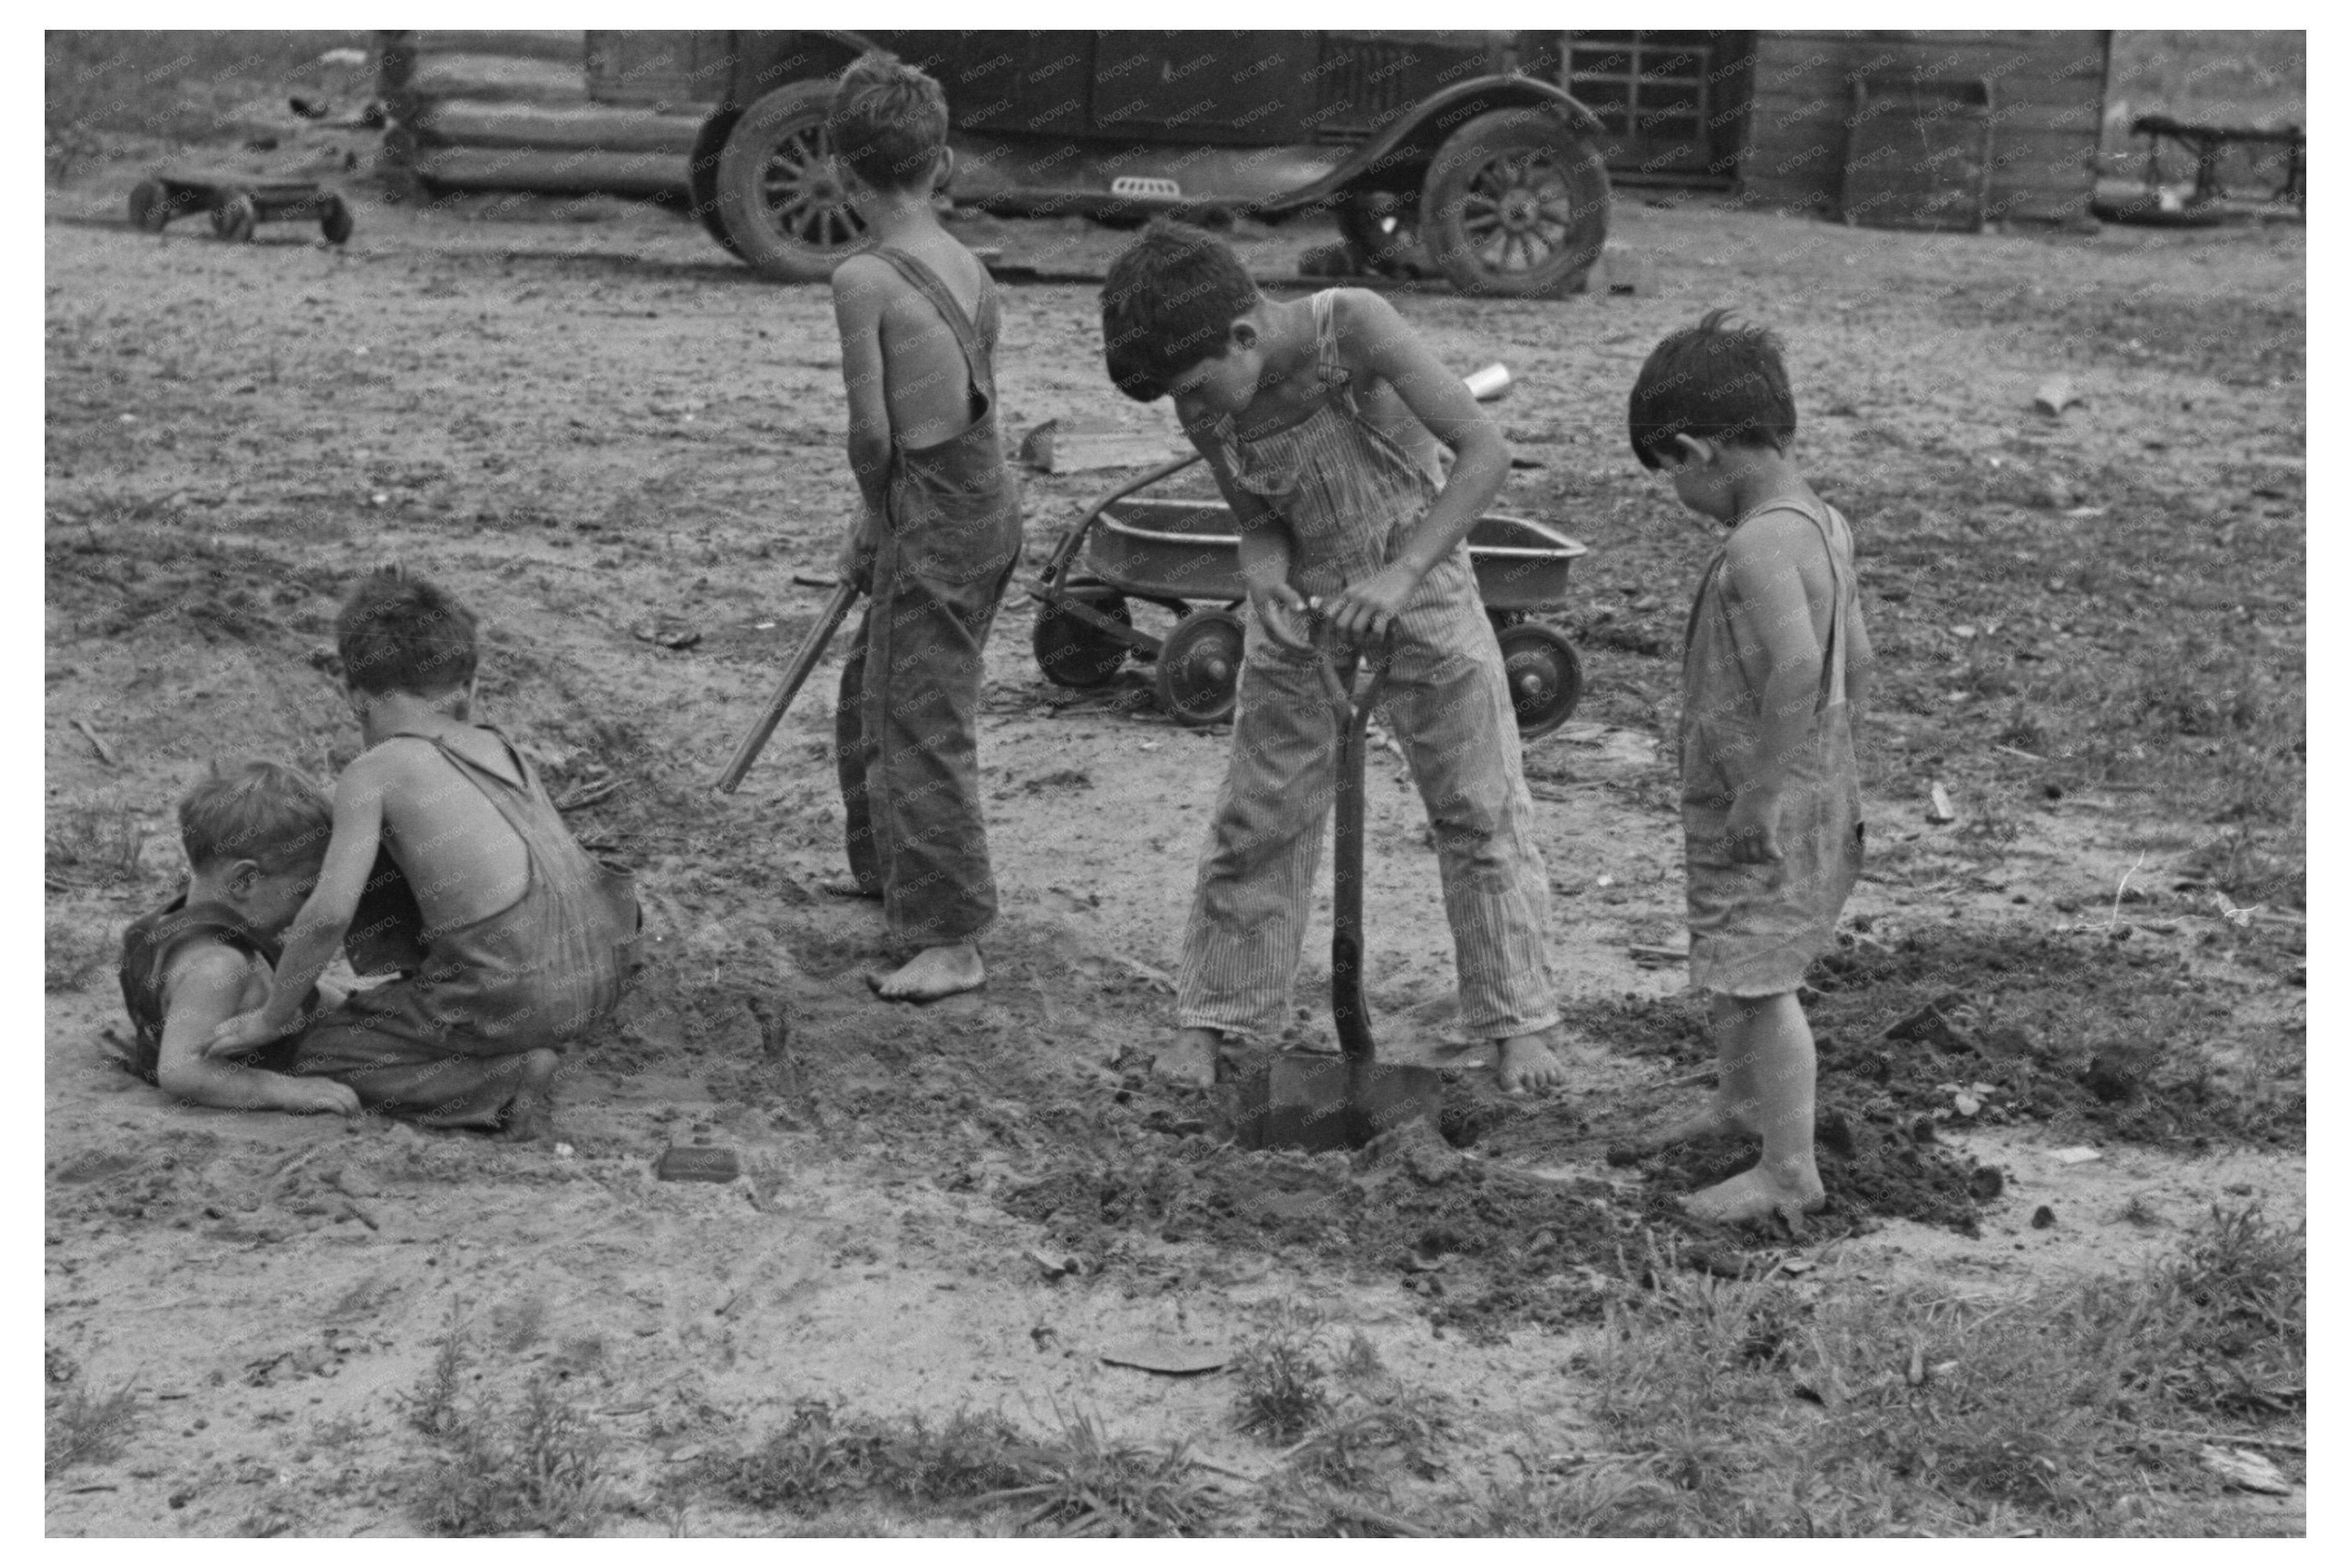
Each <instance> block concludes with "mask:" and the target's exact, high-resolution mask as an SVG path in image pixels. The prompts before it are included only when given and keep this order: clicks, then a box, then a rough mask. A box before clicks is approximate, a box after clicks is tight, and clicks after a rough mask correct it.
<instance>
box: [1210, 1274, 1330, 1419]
mask: <svg viewBox="0 0 2351 1568" xmlns="http://www.w3.org/2000/svg"><path fill="white" fill-rule="evenodd" d="M1321 1335H1322V1320H1321V1318H1320V1317H1319V1316H1317V1315H1316V1314H1315V1313H1314V1312H1313V1311H1312V1310H1311V1308H1299V1307H1294V1306H1287V1305H1285V1306H1281V1307H1279V1308H1277V1309H1276V1311H1275V1312H1274V1314H1273V1316H1272V1318H1271V1320H1270V1322H1268V1323H1267V1324H1266V1326H1265V1328H1264V1330H1263V1331H1262V1332H1261V1333H1259V1334H1258V1336H1257V1337H1256V1338H1255V1339H1253V1340H1251V1341H1249V1343H1247V1344H1245V1345H1243V1346H1242V1347H1241V1349H1240V1352H1239V1354H1237V1355H1235V1356H1234V1357H1233V1375H1234V1377H1235V1379H1236V1380H1237V1381H1238V1383H1239V1385H1240V1389H1239V1392H1238V1394H1236V1395H1235V1396H1234V1406H1235V1410H1236V1415H1237V1417H1238V1425H1239V1427H1240V1429H1241V1430H1242V1431H1244V1432H1247V1433H1249V1434H1250V1435H1251V1436H1253V1437H1262V1438H1264V1439H1265V1440H1266V1441H1268V1442H1271V1443H1288V1442H1291V1441H1294V1440H1296V1439H1297V1438H1298V1437H1300V1436H1301V1435H1302V1434H1303V1433H1304V1432H1305V1431H1306V1429H1307V1428H1308V1427H1311V1426H1313V1425H1314V1424H1315V1423H1316V1422H1317V1421H1320V1420H1321V1419H1322V1417H1323V1416H1327V1415H1328V1414H1330V1411H1331V1393H1330V1389H1329V1387H1328V1385H1327V1379H1328V1377H1329V1369H1328V1368H1327V1367H1326V1366H1325V1365H1324V1364H1323V1362H1322V1354H1321V1351H1320V1346H1319V1344H1318V1343H1317V1342H1318V1340H1319V1339H1320V1338H1321Z"/></svg>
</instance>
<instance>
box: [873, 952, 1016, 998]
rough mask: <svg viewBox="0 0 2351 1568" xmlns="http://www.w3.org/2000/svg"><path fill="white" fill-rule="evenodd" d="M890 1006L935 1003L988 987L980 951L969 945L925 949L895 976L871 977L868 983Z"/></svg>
mask: <svg viewBox="0 0 2351 1568" xmlns="http://www.w3.org/2000/svg"><path fill="white" fill-rule="evenodd" d="M865 983H866V984H867V985H869V986H872V988H873V992H874V994H875V995H876V996H878V997H880V998H882V999H883V1001H887V1002H935V1001H937V1000H938V999H939V998H942V997H952V996H954V995H956V993H957V992H959V991H976V990H977V989H979V988H980V987H982V986H984V985H986V984H987V970H986V969H985V968H983V967H981V965H980V962H979V949H978V948H977V947H975V946H972V945H971V944H970V943H968V942H951V943H949V944H947V945H946V946H944V947H925V948H924V949H923V950H922V951H921V952H919V953H917V954H915V955H914V956H913V957H912V958H910V959H908V960H907V961H906V963H905V964H904V967H901V968H900V969H898V970H897V972H896V973H894V974H889V975H883V976H880V977H871V976H869V977H867V979H866V982H865Z"/></svg>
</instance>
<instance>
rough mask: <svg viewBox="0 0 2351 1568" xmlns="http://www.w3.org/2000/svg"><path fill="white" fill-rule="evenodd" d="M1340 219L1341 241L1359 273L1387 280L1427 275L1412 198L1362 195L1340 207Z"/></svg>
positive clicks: (1385, 193)
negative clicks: (1366, 273)
mask: <svg viewBox="0 0 2351 1568" xmlns="http://www.w3.org/2000/svg"><path fill="white" fill-rule="evenodd" d="M1338 216H1339V237H1340V238H1341V239H1343V240H1344V241H1345V242H1346V245H1347V255H1348V256H1349V257H1351V258H1352V259H1353V262H1354V264H1355V270H1356V271H1358V272H1376V273H1379V274H1381V275H1382V276H1384V277H1420V276H1422V275H1423V274H1424V273H1426V270H1427V268H1426V266H1425V265H1424V261H1425V257H1424V256H1423V255H1422V252H1421V248H1420V222H1419V219H1418V218H1417V217H1416V216H1415V214H1414V213H1413V210H1412V201H1411V198H1409V197H1407V196H1400V195H1398V194H1396V193H1395V192H1393V191H1359V192H1357V193H1355V194H1353V195H1352V196H1350V197H1348V198H1347V200H1346V201H1345V202H1343V203H1342V204H1340V207H1339V214H1338Z"/></svg>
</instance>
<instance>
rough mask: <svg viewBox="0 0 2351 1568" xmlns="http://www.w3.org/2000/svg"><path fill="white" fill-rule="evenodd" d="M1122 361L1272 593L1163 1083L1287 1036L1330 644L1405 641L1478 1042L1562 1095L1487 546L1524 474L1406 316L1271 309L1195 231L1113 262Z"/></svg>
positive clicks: (1327, 306) (1244, 677)
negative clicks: (1178, 431)
mask: <svg viewBox="0 0 2351 1568" xmlns="http://www.w3.org/2000/svg"><path fill="white" fill-rule="evenodd" d="M1102 340H1103V348H1104V351H1105V354H1106V357H1107V359H1108V361H1109V370H1110V374H1111V379H1112V381H1113V382H1114V383H1115V384H1116V385H1117V386H1118V387H1119V388H1120V390H1122V391H1123V392H1126V393H1127V394H1128V395H1129V396H1131V397H1134V398H1136V399H1138V400H1140V401H1144V402H1150V401H1153V400H1155V399H1157V398H1160V397H1164V396H1168V395H1173V396H1174V398H1175V412H1176V416H1177V418H1178V419H1179V420H1180V421H1181V422H1182V423H1183V426H1184V429H1185V432H1186V434H1188V435H1189V436H1190V437H1191V440H1192V443H1193V444H1194V445H1195V446H1196V447H1197V448H1199V450H1200V453H1201V455H1203V456H1205V457H1206V458H1207V460H1208V463H1209V465H1210V467H1211V468H1212V470H1213V471H1214V472H1215V475H1216V478H1217V487H1218V488H1219V489H1220V490H1222V491H1223V493H1224V497H1225V499H1226V502H1227V503H1228V505H1229V506H1230V507H1231V508H1232V511H1233V515H1234V517H1235V518H1236V519H1237V520H1238V526H1239V529H1240V563H1241V572H1242V575H1243V577H1244V578H1245V579H1246V580H1247V581H1248V584H1249V609H1250V615H1249V625H1248V630H1247V633H1246V638H1245V643H1244V653H1243V655H1242V665H1241V676H1240V695H1239V701H1238V707H1237V708H1236V710H1235V714H1234V719H1233V745H1232V755H1231V760H1230V762H1229V763H1228V766H1227V769H1226V774H1225V784H1224V788H1223V789H1222V791H1221V792H1220V794H1219V797H1218V800H1217V810H1216V815H1215V819H1214V821H1213V822H1212V823H1211V825H1210V828H1209V835H1208V844H1207V852H1206V853H1205V854H1203V856H1202V857H1201V861H1200V869H1199V877H1198V882H1197V884H1196V890H1195V893H1194V896H1193V903H1192V913H1191V917H1190V919H1189V920H1188V921H1187V922H1186V925H1185V930H1184V957H1183V964H1182V967H1181V972H1180V975H1179V977H1178V979H1177V982H1176V998H1175V1006H1176V1026H1177V1034H1176V1038H1175V1040H1174V1041H1173V1042H1172V1043H1171V1045H1170V1046H1169V1048H1168V1049H1167V1050H1166V1051H1163V1052H1162V1053H1161V1055H1160V1058H1159V1060H1158V1062H1157V1063H1156V1066H1157V1068H1158V1071H1160V1072H1161V1073H1162V1074H1163V1075H1164V1076H1166V1077H1168V1078H1170V1079H1173V1080H1175V1081H1176V1082H1186V1083H1192V1084H1199V1085H1206V1084H1208V1083H1211V1082H1214V1081H1215V1079H1216V1075H1217V1067H1218V1065H1219V1062H1220V1061H1221V1053H1222V1048H1223V1047H1224V1046H1225V1045H1226V1044H1227V1043H1228V1042H1229V1041H1230V1040H1232V1039H1233V1038H1235V1037H1240V1038H1244V1039H1256V1040H1267V1039H1270V1037H1271V1036H1273V1035H1275V1034H1277V1033H1278V1032H1279V1031H1280V1030H1281V1028H1282V1027H1283V1024H1284V1023H1285V1022H1286V1021H1287V1017H1288V1013H1289V1008H1290V988H1291V983H1292V981H1293V979H1294V977H1295V976H1296V973H1297V968H1298V960H1299V953H1300V948H1301V944H1302V943H1303V940H1304V937H1305V934H1306V920H1307V913H1308V910H1309V908H1310V907H1311V903H1312V898H1313V893H1314V883H1315V864H1316V862H1317V860H1318V859H1319V858H1320V855H1321V851H1322V822H1323V819H1324V818H1325V817H1326V816H1327V815H1328V814H1329V812H1330V808H1331V800H1332V784H1333V774H1332V768H1333V766H1334V763H1335V760H1336V755H1337V729H1336V726H1335V725H1334V724H1333V722H1332V703H1331V698H1330V696H1329V695H1327V688H1326V687H1325V685H1323V681H1322V664H1323V660H1324V658H1325V656H1326V653H1325V650H1324V649H1323V648H1322V647H1319V646H1318V645H1317V643H1318V641H1320V642H1322V643H1338V644H1340V646H1341V648H1342V650H1343V651H1346V652H1347V653H1349V655H1350V656H1351V654H1352V651H1353V650H1370V649H1374V648H1376V647H1377V646H1379V645H1380V643H1382V641H1383V640H1384V639H1388V638H1390V637H1391V636H1392V637H1393V642H1392V643H1391V644H1390V645H1391V647H1392V650H1393V657H1392V661H1391V664H1390V670H1391V674H1390V675H1389V680H1388V686H1387V694H1388V695H1387V696H1386V699H1385V700H1386V706H1387V712H1388V721H1389V724H1390V726H1391V727H1392V728H1393V729H1394V731H1395V735H1396V737H1397V739H1398V740H1399V741H1400V742H1401V744H1402V745H1403V747H1404V748H1405V755H1406V757H1407V758H1409V759H1410V762H1411V768H1412V776H1413V780H1414V782H1415V783H1416V785H1417V786H1418V787H1419V789H1420V796H1421V800H1422V802H1423V804H1424V805H1425V806H1426V810H1427V811H1428V820H1429V824H1430V826H1431V827H1432V828H1433V829H1434V830H1435V835H1436V841H1437V866H1438V874H1439V877H1440V879H1441V881H1442V883H1443V885H1444V891H1445V913H1446V918H1447V921H1448V923H1449V924H1450V925H1451V926H1452V928H1453V944H1454V968H1455V973H1456V976H1457V978H1458V984H1459V988H1460V1019H1459V1027H1460V1029H1461V1030H1462V1032H1463V1033H1465V1034H1467V1035H1468V1036H1469V1037H1471V1038H1472V1039H1478V1040H1494V1041H1496V1042H1497V1043H1498V1048H1499V1049H1498V1051H1497V1060H1496V1065H1497V1067H1498V1068H1499V1075H1500V1080H1501V1083H1502V1086H1503V1087H1504V1088H1505V1089H1506V1090H1509V1091H1511V1092H1520V1091H1524V1090H1528V1089H1550V1088H1552V1087H1554V1086H1556V1085H1557V1084H1559V1083H1561V1082H1563V1081H1564V1078H1565V1072H1564V1070H1563V1069H1562V1067H1561V1065H1560V1062H1559V1060H1558V1058H1557V1057H1555V1056H1554V1055H1553V1054H1552V1051H1551V1047H1550V1045H1549V1043H1548V1042H1547V1041H1546V1040H1544V1038H1543V1036H1544V1034H1545V1032H1546V1031H1548V1030H1551V1029H1552V1027H1553V1026H1554V1025H1555V1024H1556V1023H1557V1022H1558V1021H1559V1009H1558V1008H1557V1006H1556V1004H1555V1002H1554V1000H1553V996H1552V977H1551V970H1550V962H1549V957H1548V955H1547V954H1546V952H1545V950H1544V944H1545V938H1546V932H1545V929H1544V927H1545V925H1546V923H1547V921H1548V918H1549V901H1550V893H1549V885H1548V883H1547V882H1546V880H1545V876H1544V873H1543V864H1542V857H1541V854H1540V853H1539V852H1538V851H1537V850H1536V848H1535V843H1534V836H1533V833H1532V831H1531V817H1532V814H1533V806H1532V802H1531V800H1530V798H1529V796H1528V793H1527V787H1526V783H1525V780H1524V779H1523V778H1522V777H1521V775H1520V763H1519V732H1518V727H1517V723H1516V719H1515V716H1514V715H1513V713H1512V711H1511V705H1510V690H1509V686H1508V685H1507V683H1506V681H1505V679H1504V675H1503V666H1502V654H1501V649H1500V647H1499V644H1498V643H1496V641H1495V638H1494V631H1493V627H1492V624H1491V622H1489V621H1488V620H1487V618H1486V612H1485V609H1484V606H1483V604H1482V603H1481V601H1479V596H1478V586H1477V580H1476V579H1475V577H1474V576H1473V575H1472V574H1471V570H1470V565H1469V553H1468V544H1467V543H1466V540H1467V538H1468V533H1469V528H1470V526H1471V525H1472V524H1473V523H1475V522H1476V521H1477V519H1478V517H1479V515H1480V513H1482V512H1483V510H1484V509H1485V507H1487V506H1488V505H1489V503H1490V502H1491V501H1492V500H1493V498H1494V496H1495V493H1496V492H1497V491H1498V490H1499V488H1500V487H1501V483H1502V480H1503V477H1504V476H1505V475H1506V474H1507V472H1508V470H1509V465H1510V459H1509V455H1508V453H1507V452H1506V451H1505V449H1504V447H1503V444H1502V437H1501V433H1500V432H1499V431H1498V430H1497V429H1495V427H1494V425H1493V423H1492V422H1491V421H1490V420H1489V419H1488V418H1487V417H1486V415H1485V413H1484V411H1482V410H1481V409H1479V406H1478V403H1477V402H1476V400H1475V399H1473V398H1472V397H1471V396H1470V395H1469V393H1468V390H1467V389H1466V388H1464V387H1463V386H1462V384H1461V382H1460V380H1459V378H1458V377H1457V376H1455V375H1454V374H1452V372H1450V371H1447V369H1446V368H1445V367H1444V365H1443V364H1441V363H1440V362H1439V361H1437V356H1436V355H1435V354H1434V353H1432V352H1431V351H1430V350H1429V349H1428V347H1427V345H1426V344H1425V343H1423V342H1422V341H1421V340H1420V339H1419V338H1417V337H1416V336H1415V335H1414V333H1413V331H1412V329H1410V328H1409V327H1407V326H1406V325H1405V322H1404V319H1402V318H1401V317H1399V316H1398V315H1397V314H1396V312H1395V307H1393V306H1391V305H1390V304H1389V303H1388V302H1387V301H1386V300H1385V299H1383V298H1380V296H1378V295H1376V294H1374V293H1372V292H1370V291H1369V290H1367V289H1361V288H1332V289H1326V290H1324V291H1323V292H1322V293H1320V294H1317V295H1314V296H1313V297H1311V298H1307V299H1294V300H1271V299H1267V298H1263V297H1261V296H1260V295H1259V293H1258V291H1257V287H1256V285H1255V284H1254V283H1252V282H1251V281H1250V279H1249V273H1248V272H1247V271H1246V270H1245V269H1244V268H1243V267H1242V266H1241V265H1240V261H1239V258H1238V257H1237V256H1235V255H1234V254H1233V252H1232V250H1231V248H1230V247H1228V246H1226V245H1224V244H1223V243H1222V242H1221V241H1219V240H1217V238H1216V237H1215V236H1214V235H1209V234H1207V233H1205V232H1204V231H1202V230H1199V229H1196V228H1191V227H1189V226H1187V225H1181V224H1172V223H1155V224H1154V225H1152V227H1151V228H1150V229H1149V230H1147V231H1146V232H1145V233H1144V235H1143V237H1142V239H1140V240H1139V241H1138V242H1137V243H1136V244H1135V245H1134V247H1133V248H1131V249H1129V250H1128V251H1127V252H1126V253H1125V254H1124V255H1123V256H1120V257H1119V258H1118V260H1117V261H1115V262H1114V263H1113V264H1112V267H1111V269H1110V275H1109V277H1108V279H1107V281H1106V282H1105V283H1104V284H1103V287H1102ZM1439 443H1442V444H1445V445H1446V446H1448V447H1450V448H1452V450H1453V453H1454V459H1455V460H1454V464H1453V467H1452V471H1451V474H1450V476H1445V477H1440V476H1439V470H1438V464H1437V447H1438V444H1439ZM1317 627H1319V628H1320V629H1321V630H1320V631H1319V632H1317V631H1316V628H1317Z"/></svg>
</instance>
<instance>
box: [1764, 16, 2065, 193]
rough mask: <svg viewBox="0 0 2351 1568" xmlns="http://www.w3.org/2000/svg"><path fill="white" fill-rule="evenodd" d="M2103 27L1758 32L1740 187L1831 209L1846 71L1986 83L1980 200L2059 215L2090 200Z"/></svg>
mask: <svg viewBox="0 0 2351 1568" xmlns="http://www.w3.org/2000/svg"><path fill="white" fill-rule="evenodd" d="M2109 37H2110V35H2109V34H2106V33H2104V32H2090V31H2071V32H2055V31H2050V32H2025V31H2012V32H1936V33H1914V32H1892V31H1872V32H1809V33H1794V32H1789V33H1768V32H1767V33H1762V34H1759V35H1758V36H1757V38H1756V45H1755V65H1754V77H1753V81H1754V91H1753V98H1752V100H1751V105H1750V110H1749V113H1748V121H1747V127H1748V130H1747V141H1746V147H1745V151H1744V152H1743V154H1742V156H1741V158H1740V168H1739V178H1740V189H1741V190H1742V191H1743V192H1744V193H1745V194H1746V196H1747V197H1748V199H1750V200H1751V201H1753V202H1755V203H1757V204H1770V205H1775V206H1788V207H1805V208H1813V209H1819V210H1826V211H1831V212H1834V210H1835V209H1836V207H1837V204H1838V196H1839V193H1840V191H1841V189H1842V187H1843V183H1844V159H1845V147H1846V143H1847V141H1848V138H1849V135H1850V131H1851V126H1850V124H1849V121H1850V118H1851V116H1852V113H1853V82H1854V80H1855V78H1857V77H1865V76H1867V77H1896V78H1902V77H1917V78H1926V79H1938V80H1951V79H1970V78H1980V79H1982V80H1986V81H1989V82H1990V83H1991V124H1992V143H1991V145H1992V152H1991V193H1990V198H1989V207H1990V211H1991V215H1993V216H1995V217H2015V218H2027V219H2034V220H2043V221H2064V220H2066V219H2071V218H2075V217H2079V216H2082V215H2083V214H2086V213H2087V212H2088V211H2089V204H2090V193H2091V188H2092V186H2093V184H2094V183H2095V178H2096V164H2095V160H2096V155H2097V148H2098V135H2099V131H2100V128H2101V125H2102V122H2103V120H2104V118H2105V97H2106V56H2107V40H2108V38H2109Z"/></svg>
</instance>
